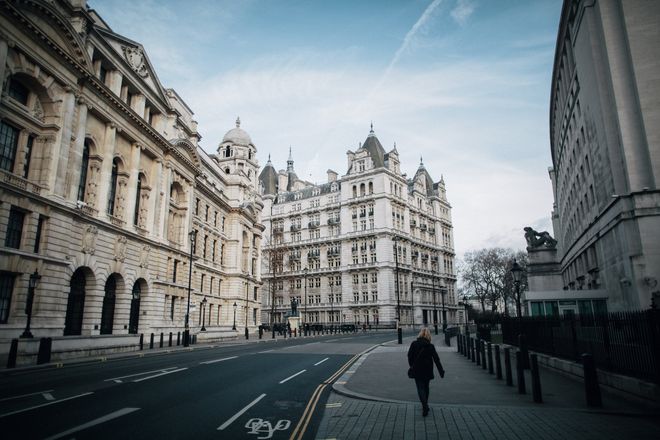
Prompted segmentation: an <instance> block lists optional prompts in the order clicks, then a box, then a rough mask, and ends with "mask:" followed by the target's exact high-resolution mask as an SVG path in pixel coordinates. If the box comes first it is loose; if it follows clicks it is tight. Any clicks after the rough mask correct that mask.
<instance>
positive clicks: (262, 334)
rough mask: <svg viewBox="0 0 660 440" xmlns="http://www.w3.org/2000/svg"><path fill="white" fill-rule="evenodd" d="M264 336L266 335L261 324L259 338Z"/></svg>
mask: <svg viewBox="0 0 660 440" xmlns="http://www.w3.org/2000/svg"><path fill="white" fill-rule="evenodd" d="M263 337H264V329H263V328H262V327H261V326H259V339H261V338H263Z"/></svg>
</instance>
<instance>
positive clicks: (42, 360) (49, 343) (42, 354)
mask: <svg viewBox="0 0 660 440" xmlns="http://www.w3.org/2000/svg"><path fill="white" fill-rule="evenodd" d="M52 348H53V338H41V339H40V340H39V353H38V354H37V365H41V364H47V363H48V362H50V354H51V351H52Z"/></svg>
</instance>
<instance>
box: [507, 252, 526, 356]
mask: <svg viewBox="0 0 660 440" xmlns="http://www.w3.org/2000/svg"><path fill="white" fill-rule="evenodd" d="M522 274H523V268H522V267H520V265H519V264H518V262H517V261H516V260H515V259H514V260H513V264H512V265H511V276H512V277H513V285H514V286H515V288H516V312H517V313H518V331H519V332H520V333H519V334H518V346H519V347H520V355H521V357H522V359H521V360H522V366H523V368H529V357H528V352H527V341H525V333H524V331H523V321H522V307H521V304H520V282H521V281H522Z"/></svg>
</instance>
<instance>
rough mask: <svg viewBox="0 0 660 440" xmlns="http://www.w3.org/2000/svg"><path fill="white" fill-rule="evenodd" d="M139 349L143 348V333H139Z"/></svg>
mask: <svg viewBox="0 0 660 440" xmlns="http://www.w3.org/2000/svg"><path fill="white" fill-rule="evenodd" d="M140 350H144V333H140Z"/></svg>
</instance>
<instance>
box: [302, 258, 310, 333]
mask: <svg viewBox="0 0 660 440" xmlns="http://www.w3.org/2000/svg"><path fill="white" fill-rule="evenodd" d="M308 273H309V268H307V267H306V268H304V269H303V277H304V278H305V316H304V317H303V330H304V332H305V336H307V274H308Z"/></svg>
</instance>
